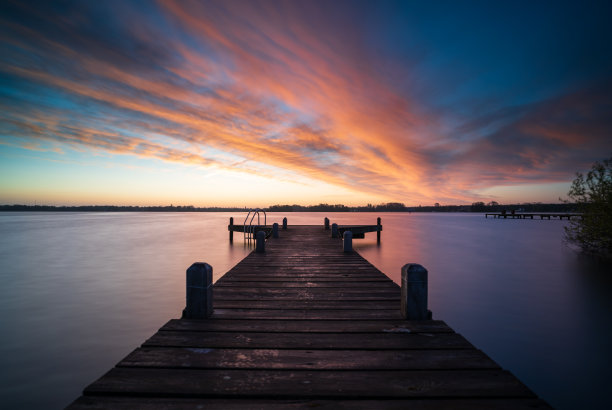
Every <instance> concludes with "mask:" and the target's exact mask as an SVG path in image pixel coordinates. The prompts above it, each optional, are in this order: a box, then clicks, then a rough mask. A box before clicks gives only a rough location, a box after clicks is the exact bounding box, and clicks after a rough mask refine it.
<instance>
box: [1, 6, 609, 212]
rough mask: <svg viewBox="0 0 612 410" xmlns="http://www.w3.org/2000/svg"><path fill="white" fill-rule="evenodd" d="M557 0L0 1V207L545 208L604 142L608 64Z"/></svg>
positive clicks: (601, 35)
mask: <svg viewBox="0 0 612 410" xmlns="http://www.w3.org/2000/svg"><path fill="white" fill-rule="evenodd" d="M555 4H556V5H557V6H556V7H557V9H558V11H559V16H558V17H554V18H553V17H551V18H548V19H547V20H546V21H540V20H538V16H539V15H540V12H543V11H545V9H546V7H547V6H546V5H538V6H533V7H531V13H532V14H525V10H523V8H521V7H516V8H515V7H514V6H513V7H507V8H506V9H505V10H504V16H505V17H504V18H503V19H500V20H497V21H494V22H491V21H490V19H488V18H487V17H488V16H489V15H496V13H497V12H499V9H498V8H499V6H498V5H487V6H486V7H483V6H482V5H479V6H478V7H477V6H475V5H470V4H464V5H448V8H449V10H448V11H447V12H448V15H440V14H439V12H437V11H435V7H434V8H430V7H429V6H425V5H407V4H401V3H400V4H395V3H385V4H384V5H383V6H381V5H378V6H377V7H374V6H373V5H371V4H370V5H369V4H367V3H365V4H355V3H352V2H348V3H345V2H342V1H339V2H334V3H333V4H330V3H328V2H319V1H313V2H270V1H262V2H255V1H249V2H233V3H231V4H228V3H226V2H206V3H201V2H190V1H171V0H168V1H160V2H158V3H152V4H149V5H148V6H147V7H146V8H143V7H142V5H140V4H136V3H132V2H124V1H119V2H109V3H104V4H100V5H93V4H90V3H87V2H84V3H77V4H74V5H62V4H55V3H53V2H42V3H41V4H38V5H36V6H34V5H32V4H30V5H28V4H22V3H19V2H15V3H12V2H6V3H5V4H3V5H2V13H0V23H2V24H1V25H2V28H1V29H0V34H2V36H0V46H1V48H2V50H3V53H2V55H3V57H1V60H0V112H1V113H0V121H1V122H0V161H1V163H0V171H1V172H2V174H1V175H0V203H30V204H31V203H34V202H36V203H46V204H58V205H60V204H74V205H77V204H120V205H169V204H171V203H172V204H174V205H194V206H240V207H242V206H247V207H251V206H266V205H272V204H293V203H298V204H304V205H310V204H318V203H343V204H346V205H364V204H367V203H374V204H376V203H383V202H403V203H405V204H407V205H419V204H422V205H432V204H433V203H435V202H439V203H441V204H466V203H467V204H469V203H471V202H474V201H481V200H482V201H485V202H488V201H489V200H496V201H498V202H501V203H510V202H515V203H516V202H557V201H558V199H559V197H560V196H561V197H563V196H564V195H565V193H566V192H567V189H568V188H569V184H570V181H571V179H572V178H573V176H574V173H575V172H576V171H581V170H585V169H588V168H589V167H590V164H591V163H592V162H594V161H596V160H600V159H602V158H604V157H606V156H609V155H610V154H611V153H612V142H611V141H612V140H611V138H610V135H612V120H611V119H610V116H609V107H610V104H611V98H612V97H611V95H612V75H610V73H611V72H612V57H610V55H609V53H604V50H605V47H606V45H607V44H608V43H607V41H606V40H609V39H610V29H609V28H607V26H606V22H605V19H602V17H601V16H603V15H605V13H602V11H601V10H598V9H597V8H596V7H595V6H592V7H584V8H582V9H581V11H580V13H582V16H580V20H578V17H576V19H577V20H576V21H575V22H574V23H573V24H575V25H578V26H580V28H588V29H584V30H578V31H575V33H579V34H575V35H577V36H578V37H579V40H580V41H578V43H579V45H575V44H574V43H573V42H570V41H569V38H568V37H567V34H566V33H567V27H566V25H565V24H567V17H568V16H573V15H574V13H575V10H574V8H573V7H571V4H569V3H568V4H561V3H555ZM432 16H434V17H433V18H432ZM449 16H455V17H454V18H453V19H451V20H449V18H448V17H449ZM461 16H463V17H466V19H467V20H466V21H469V23H470V24H469V27H470V28H469V29H466V28H465V27H464V26H463V25H462V23H461V21H462V18H461ZM515 17H516V18H518V17H520V19H519V20H520V22H521V24H518V23H517V20H516V19H515ZM134 22H137V23H138V24H134ZM582 25H584V26H582ZM525 27H529V29H528V30H525ZM482 32H486V33H487V34H488V35H487V36H480V35H477V33H482ZM458 33H460V34H458ZM551 33H554V34H555V35H556V36H557V37H556V38H557V40H558V41H559V43H560V46H559V47H549V41H550V36H551ZM527 39H528V41H527ZM571 40H572V41H574V40H575V39H574V38H573V37H572V38H571ZM544 45H546V47H544ZM500 50H504V52H503V53H502V52H501V51H500ZM543 50H545V51H543ZM543 53H544V54H543ZM589 55H590V56H591V57H592V58H590V59H587V58H586V57H585V56H589ZM577 59H581V60H580V61H582V62H583V63H582V64H574V62H575V61H576V60H577ZM484 67H486V71H483V68H484Z"/></svg>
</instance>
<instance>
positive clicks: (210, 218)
mask: <svg viewBox="0 0 612 410" xmlns="http://www.w3.org/2000/svg"><path fill="white" fill-rule="evenodd" d="M230 216H234V218H235V220H236V221H242V218H244V217H245V216H246V215H245V214H242V215H240V214H229V213H227V214H226V213H6V212H5V213H0V283H2V286H1V287H0V332H1V333H0V334H1V335H2V337H1V338H0V358H1V360H2V362H1V363H0V364H1V367H0V403H1V404H2V408H6V409H13V408H20V409H26V408H29V409H41V408H45V409H51V408H62V407H64V406H66V405H68V404H69V403H70V402H72V400H74V399H76V398H77V397H78V396H79V395H80V394H81V392H82V390H83V388H84V387H85V386H86V385H88V384H89V383H91V382H92V381H94V380H95V379H97V378H98V377H100V376H101V375H102V374H103V373H105V372H106V371H107V370H109V369H110V368H111V367H113V366H114V365H115V364H116V363H117V362H118V361H119V360H120V359H122V358H123V357H124V356H125V355H127V354H128V353H129V352H130V351H132V350H133V349H135V348H136V347H138V346H139V345H140V344H141V343H142V342H143V341H144V340H145V339H146V338H148V337H149V336H151V335H152V334H153V333H154V332H155V331H156V330H157V329H158V328H159V327H161V326H162V325H163V324H164V323H165V322H166V321H167V320H168V319H170V318H177V317H180V314H181V310H182V309H183V307H184V303H185V300H184V299H185V294H184V292H185V289H184V286H185V284H184V281H185V269H186V268H187V267H189V265H191V263H193V262H195V261H205V262H208V263H210V264H211V265H212V266H213V268H214V275H215V279H218V278H219V277H220V276H222V275H223V274H224V273H225V272H226V271H227V270H228V269H229V268H230V267H231V266H233V265H234V264H235V263H237V262H238V261H239V260H241V259H242V258H243V257H244V256H246V255H247V254H248V252H250V249H248V248H247V247H245V245H244V244H243V242H242V236H241V235H240V234H236V235H235V241H234V244H233V245H230V244H229V241H228V233H227V228H226V226H227V223H228V219H229V217H230ZM284 216H286V217H287V218H288V220H289V224H290V225H291V224H322V222H323V218H324V217H325V216H328V217H329V218H330V219H331V220H332V222H339V223H346V222H350V223H367V224H374V223H375V221H376V217H377V216H380V217H381V218H382V222H383V228H384V231H383V233H382V244H381V246H377V245H376V235H374V234H367V235H366V239H362V240H354V245H355V247H356V248H357V250H358V251H359V252H360V253H361V254H362V255H363V256H364V257H365V258H367V259H368V260H370V261H371V262H372V263H373V264H374V265H376V266H377V267H378V268H379V269H381V270H382V271H383V272H385V273H386V274H387V275H389V276H390V277H391V278H393V279H394V280H395V281H396V282H398V281H399V274H400V268H401V266H402V265H404V264H405V263H409V262H416V263H420V264H422V265H423V266H425V267H426V268H427V269H428V270H429V306H430V309H431V310H432V311H433V315H434V318H435V319H441V320H444V321H446V323H448V324H449V325H450V326H451V327H453V328H454V329H455V330H456V331H457V332H459V333H461V334H463V335H464V336H465V337H467V338H468V339H469V340H470V341H471V342H472V343H474V344H475V345H476V346H477V347H478V348H480V349H482V350H483V351H485V352H486V353H487V354H488V355H489V356H491V357H492V358H493V359H494V360H495V361H497V362H498V363H499V364H500V365H501V366H502V367H504V368H505V369H508V370H510V371H512V372H513V373H514V374H515V375H516V376H518V377H519V378H520V379H521V380H522V381H523V382H525V384H526V385H527V386H528V387H530V388H531V389H532V390H533V391H535V392H536V394H538V395H539V396H540V397H541V398H543V399H545V400H547V401H548V402H549V403H550V404H551V405H553V406H554V407H556V408H561V409H563V408H566V409H572V408H591V409H594V408H602V409H603V408H612V397H611V396H610V395H609V394H608V390H609V387H610V380H611V379H610V369H611V368H612V354H611V353H610V346H612V326H611V325H612V274H610V273H609V272H612V269H611V267H610V266H609V265H608V266H606V265H604V264H602V263H600V262H597V261H594V260H592V259H590V258H585V257H583V256H580V255H578V254H577V253H575V252H574V251H572V250H571V249H569V248H568V247H567V246H566V245H565V244H564V243H563V240H562V238H563V226H564V225H565V224H566V223H567V222H560V221H547V220H546V221H540V220H495V219H485V218H484V216H483V215H482V214H421V213H413V214H406V213H400V214H393V213H388V214H384V213H381V214H375V213H342V214H338V213H333V214H324V213H287V214H268V222H269V223H270V222H280V221H281V220H282V218H283V217H284ZM339 246H340V245H339Z"/></svg>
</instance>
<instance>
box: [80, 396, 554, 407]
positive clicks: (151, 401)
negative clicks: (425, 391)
mask: <svg viewBox="0 0 612 410" xmlns="http://www.w3.org/2000/svg"><path fill="white" fill-rule="evenodd" d="M109 408H112V409H116V410H133V409H140V410H182V409H185V410H201V409H207V410H281V409H284V410H312V409H319V410H372V409H380V410H406V409H412V410H433V409H435V410H523V409H524V410H529V409H531V410H533V409H536V410H537V409H550V406H548V405H546V403H544V402H543V401H541V400H537V399H524V398H503V399H457V398H455V399H453V400H448V399H408V400H406V399H399V400H398V399H395V400H394V399H391V400H389V399H385V400H308V399H292V400H273V399H252V398H248V399H210V398H206V399H204V398H199V399H193V398H191V399H189V398H160V397H155V398H151V397H137V398H134V397H117V396H115V397H105V396H83V397H80V398H79V399H77V400H76V401H75V402H74V403H72V404H71V405H70V406H69V407H68V409H69V410H106V409H109Z"/></svg>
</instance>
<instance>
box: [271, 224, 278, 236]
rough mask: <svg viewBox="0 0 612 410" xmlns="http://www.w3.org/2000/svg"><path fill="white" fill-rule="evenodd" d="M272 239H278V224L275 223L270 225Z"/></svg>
mask: <svg viewBox="0 0 612 410" xmlns="http://www.w3.org/2000/svg"><path fill="white" fill-rule="evenodd" d="M272 237H273V238H278V224H277V223H276V222H274V223H273V224H272Z"/></svg>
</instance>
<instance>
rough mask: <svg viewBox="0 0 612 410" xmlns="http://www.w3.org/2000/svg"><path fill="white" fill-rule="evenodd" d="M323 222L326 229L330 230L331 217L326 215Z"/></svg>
mask: <svg viewBox="0 0 612 410" xmlns="http://www.w3.org/2000/svg"><path fill="white" fill-rule="evenodd" d="M323 224H324V225H325V230H326V231H329V218H328V217H325V219H324V220H323Z"/></svg>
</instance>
